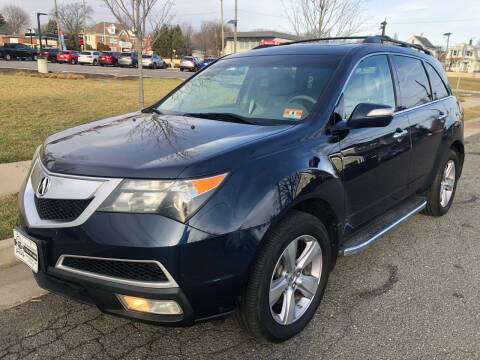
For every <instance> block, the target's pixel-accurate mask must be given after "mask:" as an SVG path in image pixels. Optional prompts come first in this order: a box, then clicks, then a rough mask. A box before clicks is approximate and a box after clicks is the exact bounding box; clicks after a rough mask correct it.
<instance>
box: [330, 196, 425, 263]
mask: <svg viewBox="0 0 480 360" xmlns="http://www.w3.org/2000/svg"><path fill="white" fill-rule="evenodd" d="M426 205H427V201H426V200H425V198H424V197H419V196H415V197H413V198H409V199H407V200H405V201H403V202H402V203H401V204H400V205H398V206H396V207H395V208H393V209H391V210H389V211H387V212H386V213H385V214H383V215H382V216H380V217H378V218H377V219H375V220H372V221H371V222H370V223H369V224H367V225H366V226H364V227H362V229H360V230H358V231H356V232H354V233H352V234H351V235H349V236H347V237H346V238H345V243H344V246H343V247H342V248H341V249H340V250H339V253H338V255H339V256H345V255H352V254H356V253H358V252H359V251H361V250H363V249H365V248H366V247H367V246H369V245H370V244H371V243H372V242H374V241H375V240H376V239H378V238H379V237H380V236H382V235H383V234H385V233H386V232H387V231H389V230H390V229H393V228H394V227H395V226H397V225H398V224H400V223H401V222H402V221H404V220H406V219H408V218H409V217H410V216H412V215H414V214H416V213H418V212H419V211H421V210H422V209H423V208H424V207H425V206H426Z"/></svg>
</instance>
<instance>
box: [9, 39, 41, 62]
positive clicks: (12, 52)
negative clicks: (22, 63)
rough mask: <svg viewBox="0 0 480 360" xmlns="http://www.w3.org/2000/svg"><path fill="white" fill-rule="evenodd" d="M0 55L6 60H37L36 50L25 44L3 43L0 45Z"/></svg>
mask: <svg viewBox="0 0 480 360" xmlns="http://www.w3.org/2000/svg"><path fill="white" fill-rule="evenodd" d="M0 57H2V58H3V59H4V60H7V61H8V60H13V59H20V60H26V59H30V60H37V57H38V50H37V49H34V48H31V47H30V46H27V45H25V44H10V43H5V44H3V46H0Z"/></svg>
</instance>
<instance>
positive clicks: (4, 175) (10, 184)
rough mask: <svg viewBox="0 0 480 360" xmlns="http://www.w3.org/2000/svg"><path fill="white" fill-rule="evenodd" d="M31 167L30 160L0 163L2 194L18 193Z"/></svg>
mask: <svg viewBox="0 0 480 360" xmlns="http://www.w3.org/2000/svg"><path fill="white" fill-rule="evenodd" d="M29 168H30V160H27V161H19V162H13V163H6V164H0V174H1V176H0V196H2V195H8V194H12V193H17V192H18V190H19V189H20V185H22V182H23V180H24V179H25V176H27V172H28V169H29Z"/></svg>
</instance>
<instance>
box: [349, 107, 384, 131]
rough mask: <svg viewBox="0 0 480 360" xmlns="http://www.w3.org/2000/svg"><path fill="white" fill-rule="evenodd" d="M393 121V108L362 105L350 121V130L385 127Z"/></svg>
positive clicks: (351, 116)
mask: <svg viewBox="0 0 480 360" xmlns="http://www.w3.org/2000/svg"><path fill="white" fill-rule="evenodd" d="M392 120H393V108H392V107H391V106H388V105H382V104H371V103H360V104H358V105H357V106H356V107H355V109H354V110H353V112H352V115H350V119H348V122H347V124H348V127H349V128H350V129H360V128H367V127H384V126H387V125H389V124H390V123H391V122H392Z"/></svg>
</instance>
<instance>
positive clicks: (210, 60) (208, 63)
mask: <svg viewBox="0 0 480 360" xmlns="http://www.w3.org/2000/svg"><path fill="white" fill-rule="evenodd" d="M215 60H217V58H213V57H212V58H205V59H203V61H202V62H201V63H200V67H201V68H202V69H203V68H204V67H205V66H207V65H210V64H211V63H213V62H214V61H215Z"/></svg>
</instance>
